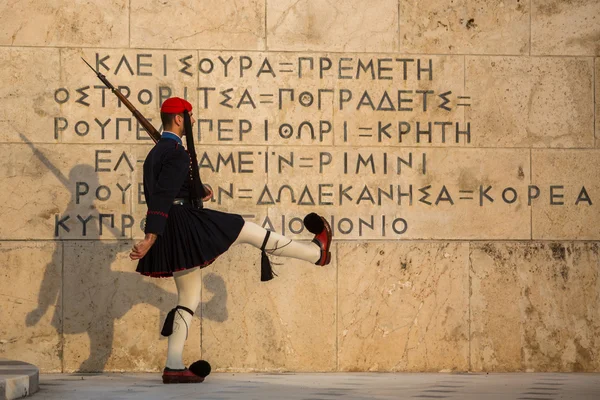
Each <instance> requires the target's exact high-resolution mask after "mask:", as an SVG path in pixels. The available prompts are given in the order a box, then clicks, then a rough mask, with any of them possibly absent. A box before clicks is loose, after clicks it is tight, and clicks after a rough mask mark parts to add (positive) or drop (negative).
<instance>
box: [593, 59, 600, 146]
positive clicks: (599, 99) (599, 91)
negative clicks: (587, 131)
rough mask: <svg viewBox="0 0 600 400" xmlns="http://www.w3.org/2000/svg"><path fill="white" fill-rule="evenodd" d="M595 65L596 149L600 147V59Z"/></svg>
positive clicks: (595, 60)
mask: <svg viewBox="0 0 600 400" xmlns="http://www.w3.org/2000/svg"><path fill="white" fill-rule="evenodd" d="M594 65H595V66H596V71H595V74H594V81H595V85H596V97H595V103H596V110H595V114H594V115H595V118H596V131H595V132H596V135H595V143H596V147H600V118H598V116H600V58H595V59H594Z"/></svg>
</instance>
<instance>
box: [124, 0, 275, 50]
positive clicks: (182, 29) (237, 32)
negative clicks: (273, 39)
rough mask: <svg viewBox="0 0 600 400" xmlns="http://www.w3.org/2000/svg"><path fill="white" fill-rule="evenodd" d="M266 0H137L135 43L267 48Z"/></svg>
mask: <svg viewBox="0 0 600 400" xmlns="http://www.w3.org/2000/svg"><path fill="white" fill-rule="evenodd" d="M265 1H266V0H250V1H244V2H239V3H238V2H221V1H218V0H210V1H202V2H192V3H189V5H188V6H187V7H183V8H182V7H181V4H178V3H171V2H162V1H159V0H152V1H149V2H148V1H145V0H133V1H132V2H131V46H132V47H138V48H140V47H141V48H144V47H147V48H171V49H219V50H221V49H232V50H233V49H248V50H257V49H258V50H260V49H263V48H264V46H265ZM163 16H164V17H163ZM166 16H176V18H167V17H166ZM161 17H163V18H161Z"/></svg>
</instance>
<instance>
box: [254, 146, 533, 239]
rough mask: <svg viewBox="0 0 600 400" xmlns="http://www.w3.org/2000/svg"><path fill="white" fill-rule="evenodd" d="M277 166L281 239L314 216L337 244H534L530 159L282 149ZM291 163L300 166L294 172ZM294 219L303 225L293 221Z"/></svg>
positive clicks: (274, 195) (274, 217) (447, 152)
mask: <svg viewBox="0 0 600 400" xmlns="http://www.w3.org/2000/svg"><path fill="white" fill-rule="evenodd" d="M276 153H277V154H276V156H275V157H274V159H273V160H272V161H271V163H270V166H271V170H270V173H269V176H268V182H269V193H265V194H264V195H262V196H261V197H262V198H263V201H265V202H267V201H268V202H269V203H268V205H269V207H270V208H269V217H270V219H271V221H272V223H273V225H274V226H273V228H274V230H276V231H278V232H283V233H284V234H287V233H290V232H291V233H294V234H301V236H300V237H302V238H306V239H310V238H312V235H310V234H308V233H307V232H306V231H303V229H302V223H301V219H302V218H303V217H304V215H306V214H308V213H309V212H317V213H321V214H323V215H324V216H326V218H327V219H328V220H329V221H330V223H331V225H332V229H333V234H334V237H335V238H336V239H353V240H364V239H388V240H392V239H457V240H460V239H470V238H473V239H474V238H478V239H480V238H494V239H510V238H519V239H528V238H530V235H531V232H530V210H529V209H528V208H527V198H526V196H527V187H528V182H529V176H530V174H529V163H530V160H529V150H518V149H514V150H510V149H457V148H453V149H443V148H428V149H425V148H401V149H394V150H393V151H390V150H387V149H385V148H381V147H361V148H356V147H353V148H342V149H331V148H317V147H311V148H304V147H279V148H277V149H276ZM292 161H293V166H292V165H290V164H291V163H292ZM294 218H296V219H294Z"/></svg>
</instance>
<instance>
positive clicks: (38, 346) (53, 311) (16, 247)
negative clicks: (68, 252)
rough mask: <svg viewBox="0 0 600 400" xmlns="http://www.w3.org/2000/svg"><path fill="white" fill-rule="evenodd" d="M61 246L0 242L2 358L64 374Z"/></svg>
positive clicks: (52, 243)
mask: <svg viewBox="0 0 600 400" xmlns="http://www.w3.org/2000/svg"><path fill="white" fill-rule="evenodd" d="M62 254H63V250H62V244H61V243H59V242H17V241H14V242H4V241H3V242H0V265H1V268H0V279H1V280H2V283H3V284H2V285H0V297H2V299H3V300H2V305H1V306H0V358H10V359H18V360H21V361H26V362H30V363H33V364H35V365H36V366H37V367H38V368H40V370H41V371H43V372H61V370H62V359H61V358H62V340H61V339H62V318H63V309H62V301H63V300H62V289H61V287H62Z"/></svg>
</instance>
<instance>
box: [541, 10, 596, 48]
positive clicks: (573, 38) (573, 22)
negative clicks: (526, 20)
mask: <svg viewBox="0 0 600 400" xmlns="http://www.w3.org/2000/svg"><path fill="white" fill-rule="evenodd" d="M531 54H539V55H570V56H598V55H600V3H598V2H597V1H596V0H573V1H560V0H532V2H531Z"/></svg>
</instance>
